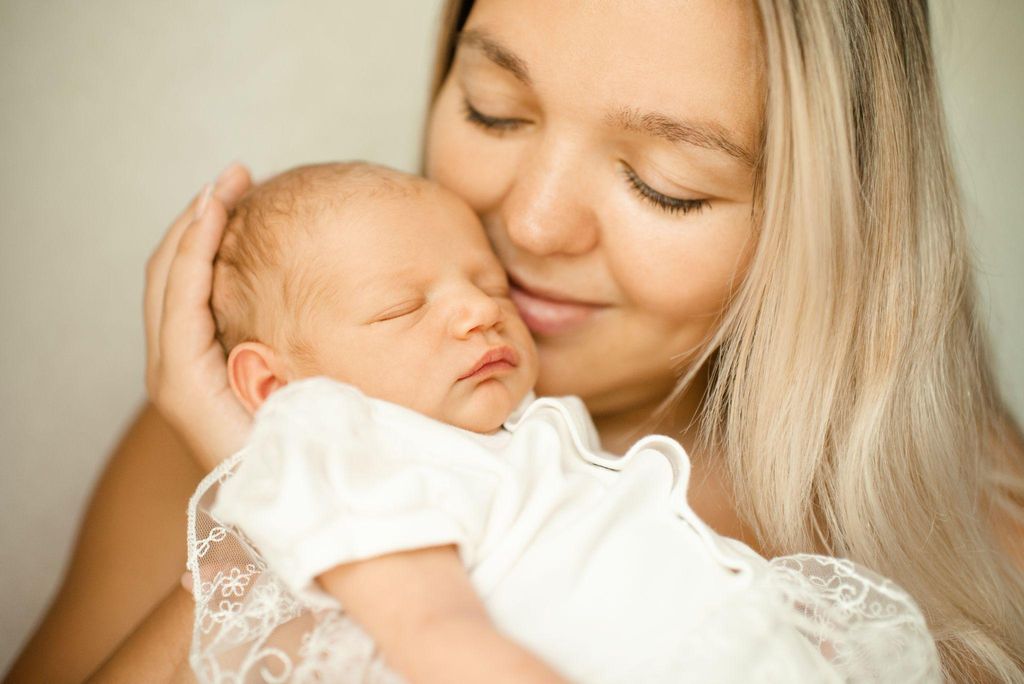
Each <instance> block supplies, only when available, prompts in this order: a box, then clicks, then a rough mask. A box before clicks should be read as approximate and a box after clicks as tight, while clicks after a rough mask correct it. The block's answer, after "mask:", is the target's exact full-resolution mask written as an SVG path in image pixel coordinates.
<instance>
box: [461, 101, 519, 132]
mask: <svg viewBox="0 0 1024 684" xmlns="http://www.w3.org/2000/svg"><path fill="white" fill-rule="evenodd" d="M462 107H463V115H464V116H465V117H466V121H468V122H470V123H471V124H473V125H475V126H478V127H480V128H482V129H484V130H486V131H489V132H491V133H498V134H501V133H507V132H510V131H515V130H517V129H519V128H520V127H522V126H525V125H527V124H529V123H531V122H530V121H529V120H528V119H519V118H513V117H508V118H506V117H499V116H490V115H488V114H484V113H483V112H481V111H480V110H479V109H477V108H476V107H474V106H473V105H472V104H470V102H469V98H463V100H462Z"/></svg>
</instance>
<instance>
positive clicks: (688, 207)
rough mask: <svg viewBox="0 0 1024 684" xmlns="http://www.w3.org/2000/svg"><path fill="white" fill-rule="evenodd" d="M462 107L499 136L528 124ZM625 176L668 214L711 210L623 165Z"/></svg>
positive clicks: (475, 122)
mask: <svg viewBox="0 0 1024 684" xmlns="http://www.w3.org/2000/svg"><path fill="white" fill-rule="evenodd" d="M462 107H463V115H464V116H465V118H466V121H468V122H469V123H471V124H473V125H474V126H477V127H479V128H482V129H484V130H486V131H488V132H491V133H496V134H499V135H500V134H503V133H508V132H510V131H514V130H517V129H518V128H519V127H520V126H522V125H523V124H525V123H528V122H526V121H523V120H522V119H502V118H500V117H494V116H487V115H486V114H484V113H483V112H481V111H480V110H479V109H477V108H476V107H474V106H473V105H471V104H470V103H469V100H468V99H465V98H464V99H463V101H462ZM623 175H625V177H626V180H627V181H628V182H629V185H630V186H631V187H632V188H633V190H634V192H636V194H637V196H638V197H640V199H642V200H644V201H645V202H649V203H650V204H653V205H654V206H656V207H657V208H659V209H661V210H662V211H665V212H668V213H669V214H678V213H682V214H684V215H685V214H689V213H690V212H691V211H696V212H701V211H703V210H704V209H710V208H711V202H709V201H708V200H704V199H700V200H690V199H680V198H678V197H669V196H668V195H663V194H661V193H660V192H658V191H657V190H655V189H654V188H652V187H651V186H649V185H647V183H644V182H643V181H642V180H641V179H640V177H639V176H638V175H636V171H634V170H633V169H631V168H630V167H629V166H626V165H623Z"/></svg>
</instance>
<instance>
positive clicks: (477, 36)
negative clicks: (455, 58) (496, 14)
mask: <svg viewBox="0 0 1024 684" xmlns="http://www.w3.org/2000/svg"><path fill="white" fill-rule="evenodd" d="M458 42H459V45H460V46H465V47H471V48H476V49H477V50H480V51H481V52H483V53H484V55H486V57H487V59H489V60H491V61H492V62H494V63H495V64H497V65H498V66H499V67H501V68H502V69H505V70H506V71H508V72H509V73H510V74H512V75H513V76H515V77H516V79H517V80H519V81H521V82H522V83H523V84H524V85H533V80H532V79H531V78H530V70H529V69H527V68H526V62H524V61H523V60H522V59H521V58H520V57H519V55H517V54H516V53H514V52H512V51H511V50H509V49H508V48H507V47H505V46H504V45H502V44H501V43H499V42H498V41H497V40H495V39H494V38H493V37H492V36H491V35H490V34H489V33H487V32H486V31H482V30H481V29H469V30H467V31H461V32H460V33H459V40H458Z"/></svg>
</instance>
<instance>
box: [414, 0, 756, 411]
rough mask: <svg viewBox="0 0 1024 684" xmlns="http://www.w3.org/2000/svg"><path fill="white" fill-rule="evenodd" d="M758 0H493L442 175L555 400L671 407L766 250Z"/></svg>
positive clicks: (475, 43)
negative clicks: (756, 239) (754, 214)
mask: <svg viewBox="0 0 1024 684" xmlns="http://www.w3.org/2000/svg"><path fill="white" fill-rule="evenodd" d="M755 12H756V10H755V8H754V7H753V6H752V3H750V2H744V1H742V0H688V1H687V2H664V1H663V0H602V2H600V3H597V4H595V3H594V2H593V0H561V1H559V2H550V0H478V1H477V2H476V3H475V5H474V7H473V10H472V12H471V14H470V16H469V19H468V20H467V22H466V25H465V27H464V29H463V32H462V34H461V36H460V40H459V43H458V48H457V51H456V56H455V62H454V64H453V66H452V69H451V71H450V73H449V74H448V77H447V79H446V81H445V82H444V85H443V87H442V89H441V91H440V93H439V95H438V97H437V100H436V102H435V104H434V107H433V110H432V112H431V120H430V126H429V129H428V141H427V143H428V144H427V160H426V161H427V174H428V175H429V176H430V177H432V178H433V179H435V180H437V181H439V182H440V183H441V184H443V185H445V186H447V187H448V188H450V189H452V190H454V191H455V192H456V193H458V194H459V195H460V196H462V197H463V198H464V199H465V200H466V201H468V202H469V203H470V205H472V207H473V208H474V209H475V210H476V211H477V213H478V214H479V215H480V218H481V220H482V221H483V224H484V226H485V227H486V229H487V233H488V236H489V238H490V240H491V243H492V245H493V247H494V249H495V251H496V252H497V254H498V256H499V257H500V259H501V261H502V263H503V264H504V265H505V267H506V268H507V269H508V272H509V276H510V279H511V281H512V283H513V285H514V291H513V293H514V295H515V296H514V299H515V302H516V305H517V306H518V307H519V309H520V312H521V313H522V315H523V318H524V319H525V320H526V322H527V324H528V325H529V327H530V329H531V331H532V333H533V334H534V337H535V339H536V341H537V345H538V350H539V354H540V381H539V383H538V386H537V389H538V392H540V393H542V394H578V395H580V396H581V397H583V399H584V400H585V401H586V402H587V404H588V406H589V408H590V409H591V411H593V412H594V413H595V414H598V415H600V414H609V413H614V412H618V411H623V410H627V409H629V408H631V407H636V406H640V405H643V404H644V403H647V402H654V401H660V400H661V399H662V398H664V396H665V395H666V394H667V393H668V392H669V391H670V390H671V388H672V387H673V386H674V383H675V381H676V379H677V377H678V375H679V372H680V370H681V369H682V368H684V367H685V366H686V361H687V360H688V359H689V358H691V357H692V355H693V353H694V352H695V350H696V349H697V347H698V346H699V345H700V343H701V342H702V341H703V340H704V339H705V338H706V337H707V336H708V335H709V334H710V333H711V332H713V327H714V325H715V324H716V323H717V320H718V318H719V316H720V314H721V312H722V310H723V307H724V305H725V303H726V302H727V300H728V298H729V296H730V294H731V293H732V292H733V291H734V290H735V288H736V286H737V285H738V283H739V281H740V280H741V279H742V276H743V274H744V272H745V269H746V265H747V262H748V257H749V252H750V247H751V244H752V239H751V238H752V234H753V230H752V223H751V208H752V207H751V202H752V195H753V191H752V189H753V158H754V156H755V154H756V153H757V144H758V140H759V137H760V136H759V131H760V124H761V117H762V100H763V90H764V87H763V84H762V81H761V78H762V77H761V68H760V61H759V60H760V52H759V48H760V46H759V40H760V38H759V32H758V28H757V16H756V14H755Z"/></svg>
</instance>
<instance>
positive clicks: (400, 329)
mask: <svg viewBox="0 0 1024 684" xmlns="http://www.w3.org/2000/svg"><path fill="white" fill-rule="evenodd" d="M212 307H213V311H214V317H215V319H216V323H217V335H218V338H219V339H220V342H221V344H222V345H223V346H224V348H225V351H227V352H228V378H229V382H230V384H231V387H232V389H233V390H234V392H235V395H236V396H237V397H238V398H239V400H240V401H241V402H242V404H243V405H245V407H246V408H247V409H248V410H249V411H250V412H254V411H255V410H256V409H257V408H259V406H260V405H261V404H262V403H263V401H264V400H265V399H266V398H267V396H268V395H269V394H270V393H271V392H273V391H274V390H275V389H277V388H278V387H281V386H282V385H285V384H287V383H288V382H290V381H292V380H297V379H299V378H303V377H309V376H313V375H326V376H329V377H332V378H335V379H337V380H341V381H343V382H348V383H351V384H353V385H355V386H356V387H358V388H360V389H361V390H362V391H363V392H365V393H366V394H367V395H369V396H372V397H377V398H380V399H385V400H387V401H391V402H394V403H396V404H401V405H403V406H407V407H409V408H411V409H414V410H416V411H419V412H421V413H424V414H426V415H428V416H431V417H432V418H436V419H438V420H441V421H444V422H446V423H450V424H452V425H457V426H459V427H462V428H464V429H467V430H473V431H476V432H491V431H493V430H495V429H497V428H498V427H500V426H501V424H502V422H503V421H504V420H505V419H506V418H507V417H508V415H509V414H510V413H511V411H512V410H513V409H514V408H515V407H516V406H517V405H518V404H519V402H520V401H521V400H522V399H523V397H524V396H525V395H526V393H527V392H528V391H529V390H530V388H531V387H532V386H533V384H534V382H535V381H536V378H537V353H536V348H535V347H534V344H533V341H532V339H531V338H530V334H529V331H528V330H527V328H526V326H525V324H524V323H523V321H522V319H520V318H519V315H518V313H517V312H516V309H515V306H514V305H513V304H512V302H511V300H510V299H509V296H508V281H507V279H506V276H505V272H504V270H503V269H502V267H501V264H500V263H499V262H498V259H497V257H496V256H495V255H494V253H493V252H492V251H491V249H490V245H489V244H488V242H487V238H486V236H485V235H484V231H483V227H482V226H481V225H480V222H479V220H478V219H477V217H476V215H475V214H474V213H473V211H472V210H471V209H470V208H469V207H468V206H467V205H466V204H465V203H463V202H462V201H461V200H460V199H459V198H458V197H456V196H455V195H453V194H452V193H451V192H449V191H447V190H445V189H443V188H441V187H440V186H438V185H436V184H434V183H431V182H429V181H426V180H424V179H422V178H419V177H416V176H411V175H408V174H404V173H400V172H398V171H393V170H391V169H387V168H383V167H379V166H372V165H369V164H365V163H361V162H357V163H335V164H319V165H313V166H303V167H299V168H296V169H292V170H290V171H286V172H285V173H282V174H280V175H278V176H275V177H274V178H271V179H270V180H268V181H266V182H265V183H262V184H260V185H258V186H256V187H255V188H253V189H252V190H251V191H250V192H249V193H248V194H247V195H246V196H245V197H244V198H243V199H242V200H241V201H240V202H239V204H238V206H237V207H236V208H235V210H234V212H233V213H232V214H231V216H230V217H229V221H228V226H227V228H226V230H225V233H224V238H223V241H222V243H221V247H220V251H219V252H218V254H217V259H216V261H215V262H214V278H213V296H212Z"/></svg>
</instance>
